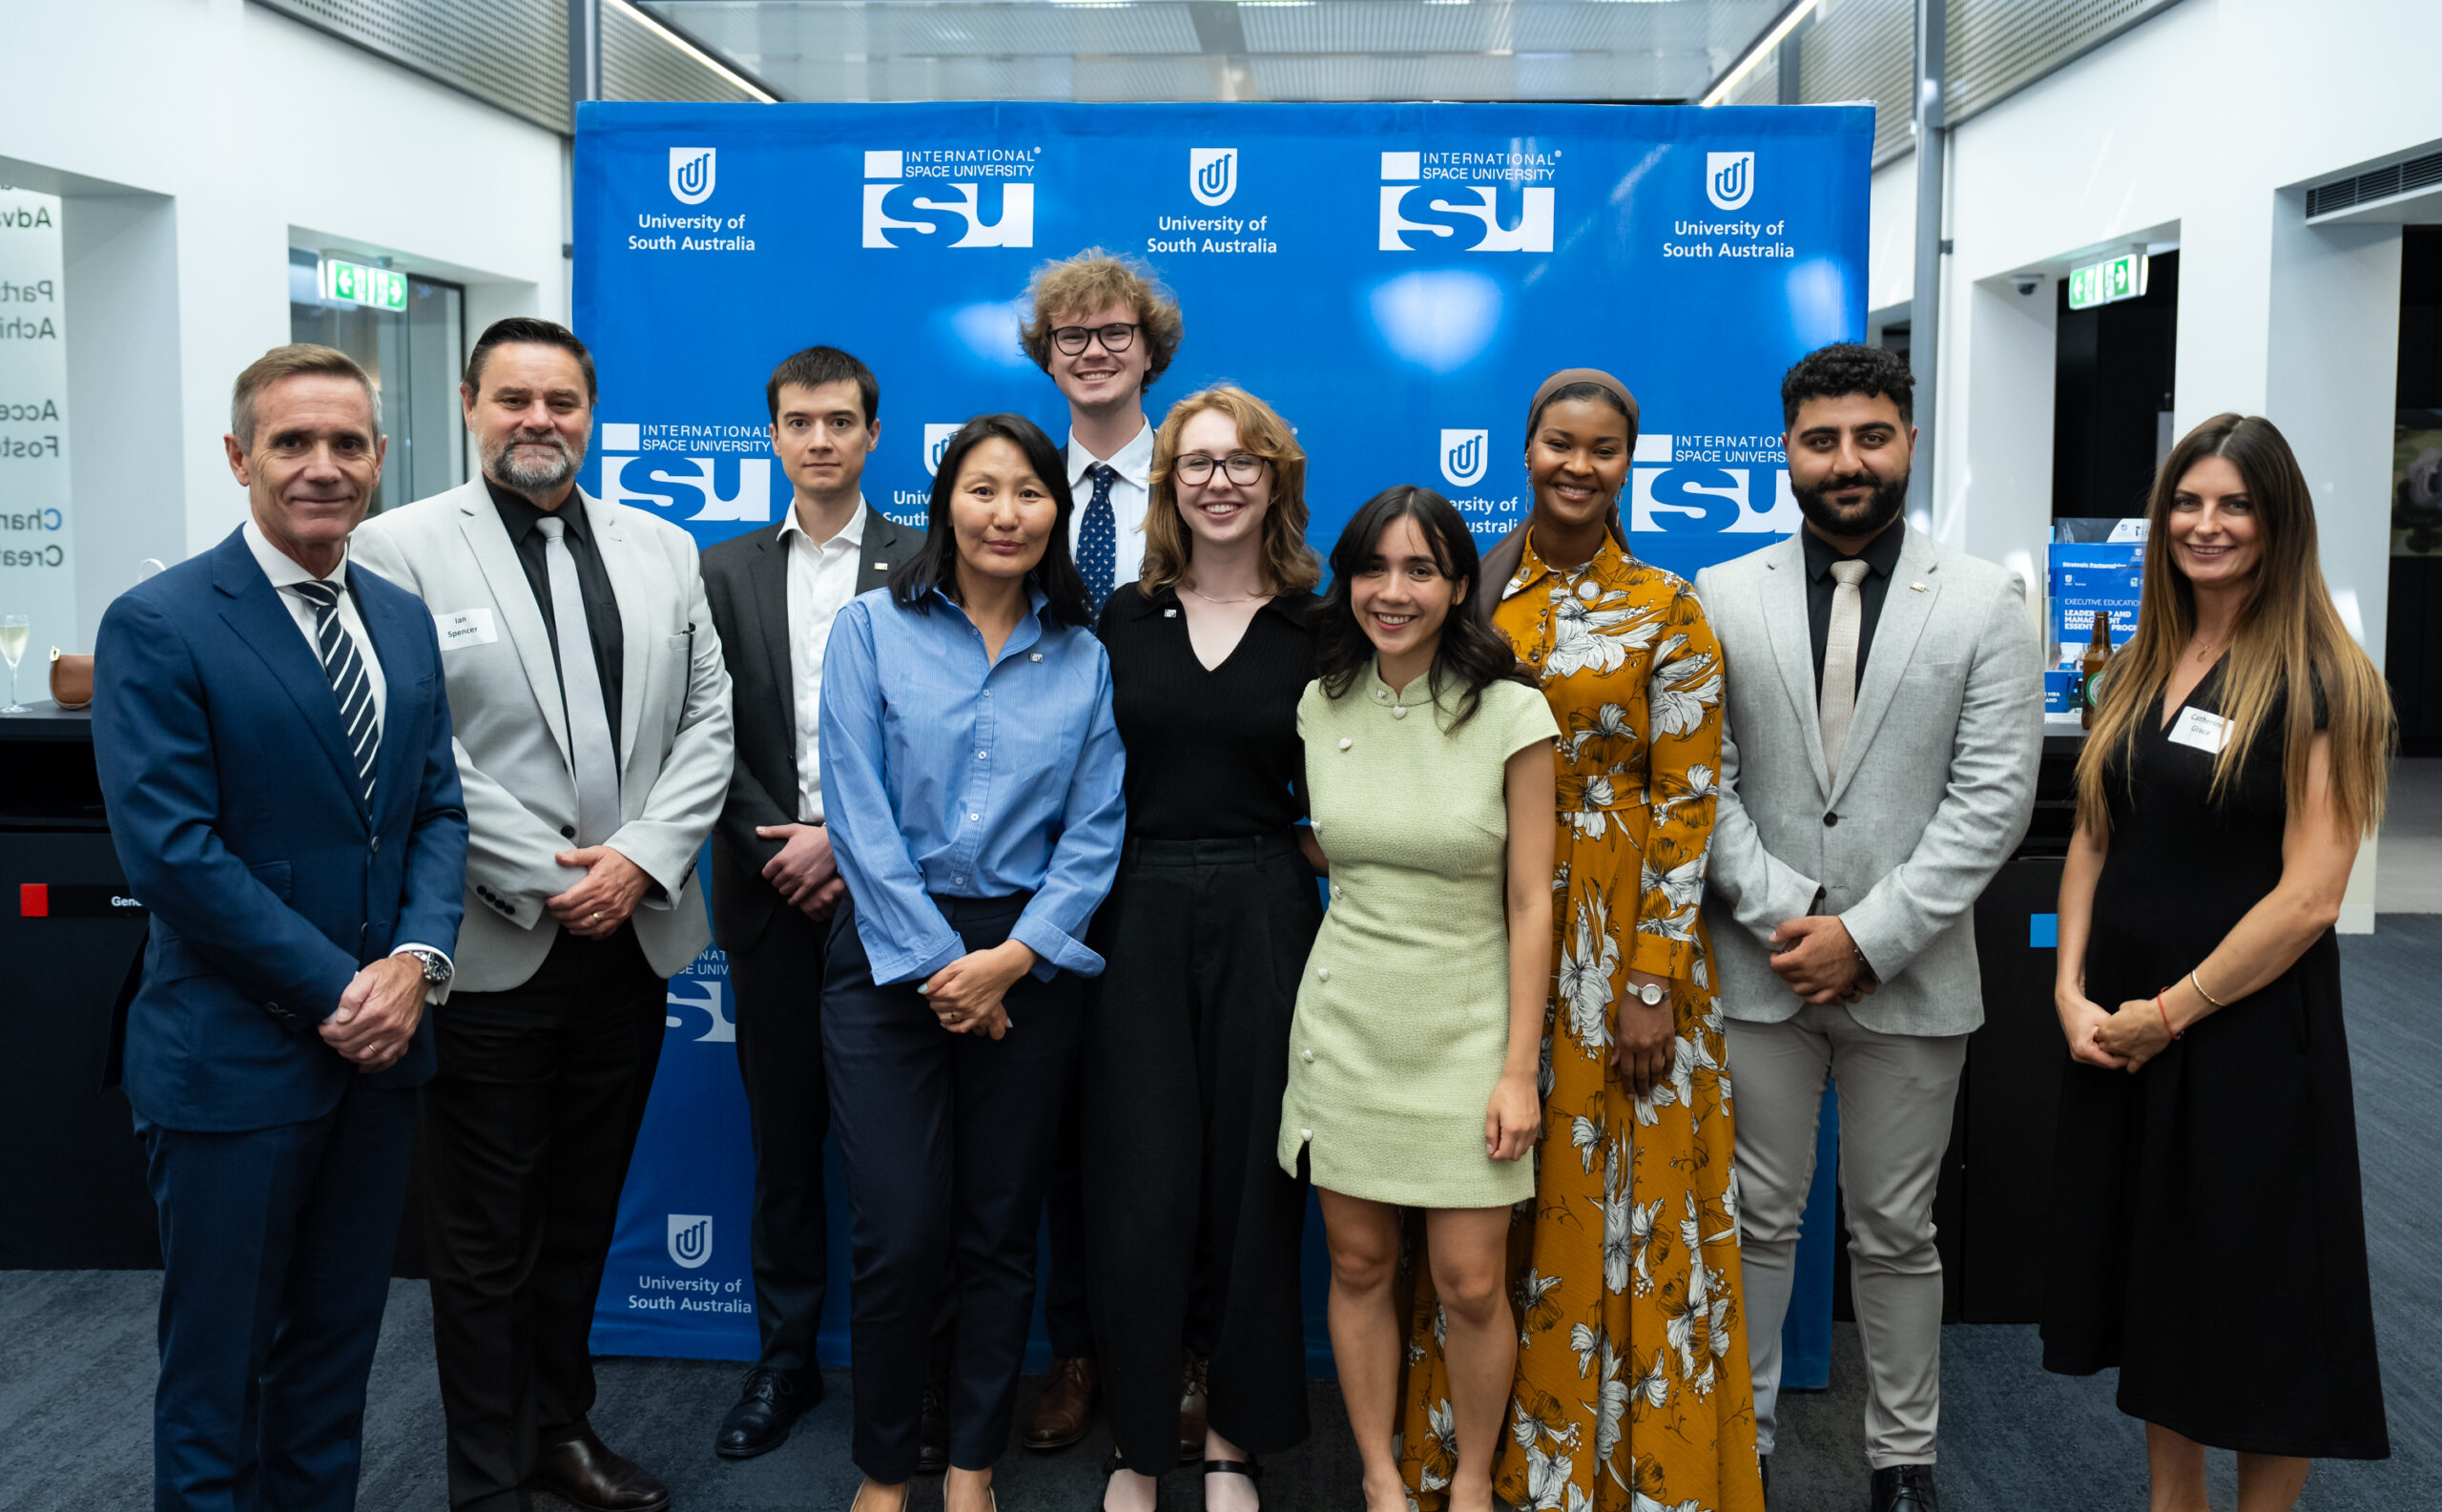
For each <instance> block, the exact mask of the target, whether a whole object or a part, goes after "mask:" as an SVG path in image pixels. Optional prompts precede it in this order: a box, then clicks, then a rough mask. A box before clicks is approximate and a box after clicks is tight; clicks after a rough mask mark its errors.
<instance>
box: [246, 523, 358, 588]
mask: <svg viewBox="0 0 2442 1512" xmlns="http://www.w3.org/2000/svg"><path fill="white" fill-rule="evenodd" d="M243 533H244V535H245V537H246V549H247V550H249V551H252V552H254V553H255V565H256V566H257V567H259V568H261V569H262V570H263V576H265V577H267V578H270V579H271V586H272V587H273V588H275V589H283V588H292V587H294V586H296V585H297V584H299V583H315V582H321V583H328V584H330V585H331V586H332V587H333V588H336V589H339V590H342V591H344V590H346V588H347V548H346V547H345V546H344V545H342V546H341V548H340V565H339V566H337V567H335V568H333V569H331V575H330V576H328V577H324V578H317V577H316V576H315V575H314V574H313V573H311V572H308V571H307V570H305V569H304V567H303V565H302V564H300V562H299V561H298V560H297V559H296V558H295V557H293V556H290V555H289V554H288V553H287V552H285V551H283V550H281V549H279V548H278V547H276V546H274V545H272V544H271V537H269V536H267V535H265V534H263V528H262V527H261V526H259V525H257V524H256V523H255V522H254V520H253V518H252V517H251V516H250V517H248V519H247V521H246V524H245V528H244V532H243Z"/></svg>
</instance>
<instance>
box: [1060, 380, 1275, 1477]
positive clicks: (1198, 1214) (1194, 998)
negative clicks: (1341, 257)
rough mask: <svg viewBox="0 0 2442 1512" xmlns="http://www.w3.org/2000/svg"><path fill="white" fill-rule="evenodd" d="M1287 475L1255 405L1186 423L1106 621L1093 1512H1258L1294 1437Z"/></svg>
mask: <svg viewBox="0 0 2442 1512" xmlns="http://www.w3.org/2000/svg"><path fill="white" fill-rule="evenodd" d="M1305 470H1306V466H1305V454H1304V453H1303V452H1302V451H1301V450H1299V449H1298V446H1297V443H1296V441H1295V439H1294V438H1293V436H1292V434H1291V432H1290V429H1289V427H1288V425H1286V424H1284V423H1283V422H1282V421H1281V419H1280V417H1279V416H1277V415H1275V414H1273V411H1272V410H1271V409H1270V408H1269V407H1268V406H1266V405H1265V404H1263V402H1262V401H1260V400H1258V399H1256V398H1254V397H1253V396H1252V395H1250V394H1247V393H1244V392H1243V391H1241V390H1237V389H1231V388H1216V389H1212V390H1211V391H1209V392H1206V393H1202V394H1196V395H1191V396H1190V397H1189V398H1187V399H1185V400H1182V401H1181V402H1180V403H1179V404H1178V405H1177V407H1175V408H1174V409H1172V410H1171V411H1170V413H1169V417H1168V418H1167V419H1165V420H1164V421H1163V423H1162V427H1161V430H1160V431H1159V433H1158V434H1157V435H1156V436H1155V438H1154V442H1153V474H1152V489H1151V492H1152V501H1151V505H1150V507H1149V512H1148V518H1147V521H1146V531H1145V533H1146V549H1145V576H1144V580H1143V582H1142V583H1139V584H1135V585H1131V586H1129V587H1126V588H1123V589H1121V590H1119V591H1117V592H1115V593H1113V594H1112V595H1111V596H1110V600H1109V602H1108V603H1107V604H1106V605H1105V606H1104V609H1103V616H1102V627H1101V633H1102V638H1103V644H1104V646H1105V647H1106V648H1107V651H1108V652H1109V655H1110V673H1111V703H1112V711H1113V714H1114V715H1115V716H1116V718H1117V720H1118V723H1119V733H1120V739H1121V741H1122V743H1123V744H1124V745H1125V746H1126V747H1127V750H1128V772H1127V777H1126V792H1127V796H1128V839H1127V842H1126V846H1125V848H1124V850H1123V851H1122V854H1121V860H1120V869H1119V877H1118V880H1116V881H1115V882H1113V883H1112V886H1111V891H1110V897H1109V898H1108V900H1107V901H1105V902H1104V904H1103V907H1102V911H1101V912H1100V913H1099V914H1098V915H1097V916H1096V918H1095V922H1094V930H1093V935H1092V943H1093V947H1094V948H1095V949H1096V950H1097V951H1099V952H1101V954H1102V955H1103V957H1104V959H1105V961H1106V962H1107V965H1106V966H1105V968H1104V972H1103V975H1102V976H1101V977H1100V978H1099V979H1098V980H1097V981H1096V982H1095V984H1094V987H1093V994H1092V998H1091V1000H1090V1002H1089V1004H1088V1005H1087V1008H1086V1027H1085V1039H1084V1046H1083V1052H1082V1058H1081V1064H1080V1068H1079V1112H1080V1116H1081V1119H1082V1125H1081V1132H1082V1135H1083V1140H1082V1146H1083V1167H1084V1170H1083V1175H1084V1183H1085V1198H1086V1252H1087V1265H1086V1272H1087V1279H1086V1287H1087V1293H1088V1295H1089V1296H1090V1298H1091V1301H1092V1311H1093V1318H1094V1348H1095V1357H1096V1358H1097V1360H1098V1361H1099V1363H1100V1366H1101V1370H1102V1379H1103V1389H1104V1394H1105V1398H1106V1401H1107V1407H1108V1411H1109V1415H1110V1428H1111V1439H1112V1441H1113V1443H1114V1444H1115V1445H1116V1447H1117V1449H1118V1451H1119V1452H1118V1453H1117V1454H1116V1455H1114V1456H1113V1457H1112V1458H1111V1460H1109V1462H1108V1463H1107V1465H1106V1466H1105V1473H1106V1474H1107V1476H1108V1477H1109V1478H1110V1479H1109V1483H1108V1485H1107V1489H1106V1493H1105V1505H1106V1506H1107V1507H1109V1508H1110V1509H1111V1512H1149V1508H1150V1507H1151V1505H1152V1502H1153V1498H1154V1486H1153V1483H1152V1482H1151V1481H1149V1480H1146V1479H1143V1477H1147V1476H1152V1475H1157V1474H1159V1473H1160V1472H1161V1471H1162V1470H1164V1469H1166V1468H1168V1467H1169V1466H1170V1465H1171V1464H1173V1463H1175V1462H1177V1461H1179V1460H1203V1461H1204V1464H1205V1471H1206V1475H1207V1478H1208V1485H1207V1491H1208V1501H1207V1504H1208V1506H1221V1505H1229V1506H1232V1507H1245V1506H1252V1504H1253V1503H1254V1500H1255V1499H1254V1497H1253V1496H1252V1495H1251V1494H1250V1493H1251V1492H1252V1490H1253V1482H1252V1480H1243V1481H1231V1479H1230V1478H1231V1477H1232V1476H1237V1475H1247V1476H1250V1477H1252V1475H1253V1474H1254V1472H1255V1470H1256V1469H1257V1468H1258V1467H1256V1466H1255V1465H1254V1464H1253V1457H1254V1456H1256V1455H1262V1454H1270V1453H1273V1452H1275V1451H1279V1450H1283V1449H1287V1448H1290V1447H1292V1446H1293V1445H1294V1444H1296V1443H1298V1442H1299V1441H1300V1440H1303V1439H1304V1438H1305V1437H1306V1433H1307V1421H1306V1387H1305V1374H1306V1372H1305V1334H1304V1310H1303V1308H1302V1307H1301V1306H1300V1305H1299V1300H1298V1285H1297V1266H1298V1250H1299V1245H1300V1241H1301V1239H1302V1230H1303V1226H1304V1222H1305V1212H1306V1192H1305V1186H1304V1183H1302V1182H1299V1181H1296V1180H1294V1179H1293V1178H1291V1177H1289V1176H1287V1175H1285V1174H1283V1173H1282V1172H1281V1170H1280V1169H1279V1167H1278V1166H1277V1165H1276V1164H1275V1163H1274V1162H1273V1139H1274V1137H1275V1136H1276V1134H1277V1132H1278V1127H1279V1123H1280V1099H1281V1091H1282V1088H1283V1087H1284V1086H1285V1085H1286V1083H1287V1079H1288V1072H1289V1024H1290V1018H1291V1016H1292V1013H1293V1009H1294V1007H1295V1004H1296V994H1297V981H1298V977H1299V974H1300V973H1301V972H1302V971H1303V970H1304V969H1305V963H1306V956H1307V952H1308V951H1309V950H1310V949H1311V948H1312V946H1313V944H1314V931H1315V929H1316V927H1317V926H1318V925H1319V924H1320V922H1321V920H1322V905H1321V901H1320V899H1319V898H1318V896H1317V890H1316V888H1315V884H1314V868H1313V867H1312V866H1311V865H1310V864H1309V863H1308V861H1307V860H1306V859H1305V855H1304V853H1303V851H1302V850H1301V847H1300V844H1299V840H1298V836H1299V834H1300V833H1301V832H1300V831H1299V829H1298V825H1299V823H1300V821H1302V820H1303V819H1304V818H1305V815H1306V802H1305V795H1304V786H1305V781H1304V759H1305V758H1304V748H1303V746H1302V745H1301V743H1300V742H1299V740H1298V737H1297V700H1298V698H1299V696H1300V695H1302V694H1304V692H1305V690H1306V685H1307V684H1308V683H1309V682H1311V681H1312V680H1313V678H1314V669H1313V663H1314V634H1313V632H1312V631H1311V630H1310V629H1309V628H1308V625H1307V614H1308V610H1309V607H1310V606H1311V605H1312V604H1313V603H1314V596H1313V591H1312V590H1313V589H1314V584H1315V582H1316V581H1317V579H1318V578H1319V577H1320V575H1321V569H1320V565H1319V564H1318V563H1317V562H1316V561H1315V559H1314V553H1313V551H1312V550H1311V549H1308V548H1307V546H1306V541H1305V528H1306V507H1305V498H1304V492H1303V488H1304V482H1305ZM1199 565H1200V566H1201V567H1202V569H1203V572H1202V574H1201V576H1199V572H1198V568H1199ZM1241 625H1242V626H1243V629H1242V630H1241V631H1240V632H1239V633H1238V635H1237V638H1236V641H1235V643H1234V644H1231V643H1230V641H1229V632H1230V631H1231V629H1233V628H1237V627H1239V626H1241ZM1199 628H1200V629H1201V632H1202V633H1203V634H1204V637H1205V641H1206V651H1205V654H1206V655H1213V656H1215V658H1216V659H1214V660H1213V662H1212V663H1211V665H1210V666H1208V665H1207V664H1206V661H1205V660H1204V657H1202V656H1199V655H1198V652H1197V648H1196V645H1195V637H1196V634H1197V633H1198V632H1199ZM1223 648H1226V651H1225V650H1223ZM1308 843H1311V841H1309V842H1308ZM1183 1357H1184V1359H1185V1361H1186V1363H1185V1366H1184V1376H1185V1378H1184V1379H1182V1359H1183ZM1208 1380H1209V1382H1210V1390H1209V1392H1208V1390H1207V1381H1208ZM1190 1399H1193V1400H1198V1401H1200V1402H1201V1404H1202V1405H1203V1406H1204V1407H1205V1413H1197V1412H1193V1411H1190V1410H1189V1409H1188V1408H1187V1407H1186V1406H1184V1405H1183V1403H1184V1402H1187V1401H1189V1400H1190ZM1207 1414H1209V1429H1205V1428H1200V1427H1199V1425H1198V1422H1197V1420H1196V1419H1198V1418H1199V1417H1203V1416H1206V1415H1207Z"/></svg>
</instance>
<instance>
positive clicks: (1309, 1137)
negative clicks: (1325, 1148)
mask: <svg viewBox="0 0 2442 1512" xmlns="http://www.w3.org/2000/svg"><path fill="white" fill-rule="evenodd" d="M1297 1143H1299V1144H1301V1145H1311V1144H1313V1143H1314V1130H1313V1129H1299V1130H1297Z"/></svg>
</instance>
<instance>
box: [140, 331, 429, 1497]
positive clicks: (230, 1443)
mask: <svg viewBox="0 0 2442 1512" xmlns="http://www.w3.org/2000/svg"><path fill="white" fill-rule="evenodd" d="M230 430H231V434H230V435H229V436H227V437H226V438H224V445H226V447H227V449H228V454H229V467H230V470H231V471H232V472H233V473H235V474H236V475H237V479H238V483H240V484H242V485H244V486H245V487H246V490H247V493H248V496H249V498H250V501H251V504H252V518H251V519H249V520H248V521H247V523H246V524H245V525H244V526H243V527H242V528H239V529H238V530H235V531H232V532H231V533H230V535H229V536H228V538H227V539H226V540H223V541H222V542H221V543H220V544H219V545H218V546H217V547H214V548H213V549H210V550H209V551H206V552H204V553H202V554H201V555H199V556H197V557H194V558H192V559H191V560H189V561H187V562H185V563H182V564H181V565H179V566H177V567H174V568H172V569H170V570H168V571H166V572H163V573H161V574H160V575H158V576H156V577H155V578H153V579H152V580H151V581H150V582H147V583H144V584H143V585H141V586H139V587H137V588H135V589H133V590H129V591H128V592H126V593H124V594H122V595H120V597H119V598H118V599H117V600H116V601H115V602H114V603H113V604H112V605H111V607H110V610H109V611H108V612H107V613H105V614H104V615H103V617H102V629H101V636H100V639H99V641H98V643H97V645H96V647H95V654H94V673H95V688H94V696H93V750H94V756H95V758H96V760H97V761H98V762H99V764H100V768H101V777H102V789H103V793H104V795H105V797H106V799H107V802H108V806H109V812H110V822H111V839H112V841H113V843H114V844H115V846H116V847H117V849H118V856H119V863H120V865H121V866H122V867H124V868H125V870H126V873H127V879H128V882H129V884H130V886H131V888H132V890H133V891H134V892H135V896H136V897H137V898H138V899H140V900H141V901H143V902H144V904H145V906H146V907H147V908H148V909H149V910H150V911H151V914H152V934H151V937H150V939H149V940H148V941H147V942H146V944H145V953H144V974H143V982H142V985H141V986H140V987H139V988H138V989H137V991H136V993H135V997H134V999H133V1001H132V1002H131V1003H130V1004H129V1005H128V1007H127V1009H126V1017H125V1021H124V1023H123V1025H120V1028H119V1032H118V1033H117V1034H116V1035H114V1056H113V1061H114V1066H113V1070H114V1074H115V1075H118V1076H119V1077H120V1079H121V1081H122V1083H123V1085H124V1086H125V1087H126V1089H127V1096H128V1101H129V1102H130V1103H131V1104H133V1105H134V1106H135V1127H136V1131H137V1133H138V1134H139V1135H140V1136H141V1138H142V1139H143V1141H144V1147H145V1154H146V1161H147V1168H148V1177H149V1180H150V1182H151V1184H152V1188H153V1197H154V1201H155V1204H156V1205H157V1206H158V1208H159V1210H160V1221H161V1258H162V1273H163V1274H162V1286H161V1323H160V1345H161V1377H160V1383H159V1386H158V1387H157V1389H156V1390H155V1395H154V1403H153V1465H154V1470H153V1474H154V1505H155V1508H158V1509H168V1508H178V1509H189V1508H193V1509H198V1512H200V1509H211V1512H224V1509H227V1512H253V1509H256V1508H263V1509H272V1508H278V1509H281V1512H303V1509H316V1512H320V1509H326V1508H338V1509H343V1508H348V1507H352V1506H354V1505H355V1502H356V1481H357V1468H358V1462H359V1460H360V1459H361V1457H362V1440H363V1419H364V1383H365V1377H366V1374H367V1373H368V1372H369V1371H370V1370H371V1368H372V1364H373V1347H374V1343H375V1340H376V1338H377V1336H379V1334H380V1332H381V1326H382V1308H383V1302H384V1301H385V1300H386V1298H387V1296H388V1295H389V1274H390V1259H391V1253H392V1251H393V1249H394V1248H395V1246H396V1243H397V1239H398V1228H399V1217H400V1213H401V1212H402V1210H403V1209H404V1205H405V1199H406V1188H407V1161H408V1152H409V1150H410V1148H411V1143H412V1134H413V1116H414V1108H415V1096H416V1092H415V1088H416V1087H417V1085H418V1084H419V1083H422V1082H423V1081H424V1080H425V1079H426V1078H428V1077H430V1076H431V1075H432V1070H433V1049H432V1030H431V1027H430V1025H428V1024H427V1023H425V1022H424V1006H425V1004H426V1002H427V1000H429V1001H433V1002H438V1001H439V1000H440V999H441V997H442V996H444V995H445V992H446V990H447V987H448V983H449V977H450V973H451V969H452V967H451V963H450V957H449V952H450V951H451V950H452V949H454V948H455V947H456V944H457V939H458V922H459V918H460V914H461V911H462V909H463V907H464V902H463V894H462V892H461V881H462V879H463V877H464V874H465V870H466V810H465V808H464V807H463V805H462V803H461V799H460V796H459V788H458V765H457V761H456V759H455V757H454V756H453V755H452V752H451V744H450V725H449V705H448V702H447V695H446V690H445V687H444V685H443V682H442V677H441V649H440V643H439V637H438V635H437V634H436V632H435V629H434V625H433V619H432V615H431V614H430V613H429V612H427V611H425V609H424V605H423V604H422V603H421V602H419V601H418V600H417V599H416V598H414V597H413V596H412V595H410V594H409V593H407V592H406V591H404V590H402V589H399V588H397V587H394V586H393V585H391V584H390V583H388V582H386V581H384V580H383V579H382V578H380V577H378V576H376V575H374V574H373V573H371V572H368V571H365V570H362V569H361V568H360V569H358V570H353V571H351V570H349V567H348V562H347V537H348V532H349V531H350V530H352V529H354V528H355V527H356V525H357V523H358V522H359V521H360V520H362V519H363V518H364V513H365V508H366V507H367V505H368V504H369V503H370V502H371V500H372V497H373V488H374V485H375V484H376V483H377V482H379V481H380V479H381V476H382V456H383V436H382V425H381V404H380V400H379V398H378V397H377V395H376V394H375V392H374V388H373V384H372V382H371V380H370V379H368V378H367V377H366V376H365V373H364V370H363V369H362V368H361V367H359V366H358V365H357V364H356V363H355V362H352V361H350V360H349V358H348V357H347V356H346V354H344V353H341V352H338V351H334V350H333V349H331V348H329V347H326V346H309V345H301V344H300V345H294V346H281V347H276V348H274V349H273V350H272V351H270V352H269V353H267V354H265V355H264V356H263V357H262V359H261V360H259V362H255V363H254V364H253V365H252V366H250V367H248V368H247V369H246V370H245V371H244V372H243V373H241V374H239V375H238V383H237V389H236V394H235V397H234V400H233V403H232V415H231V425H230Z"/></svg>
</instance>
